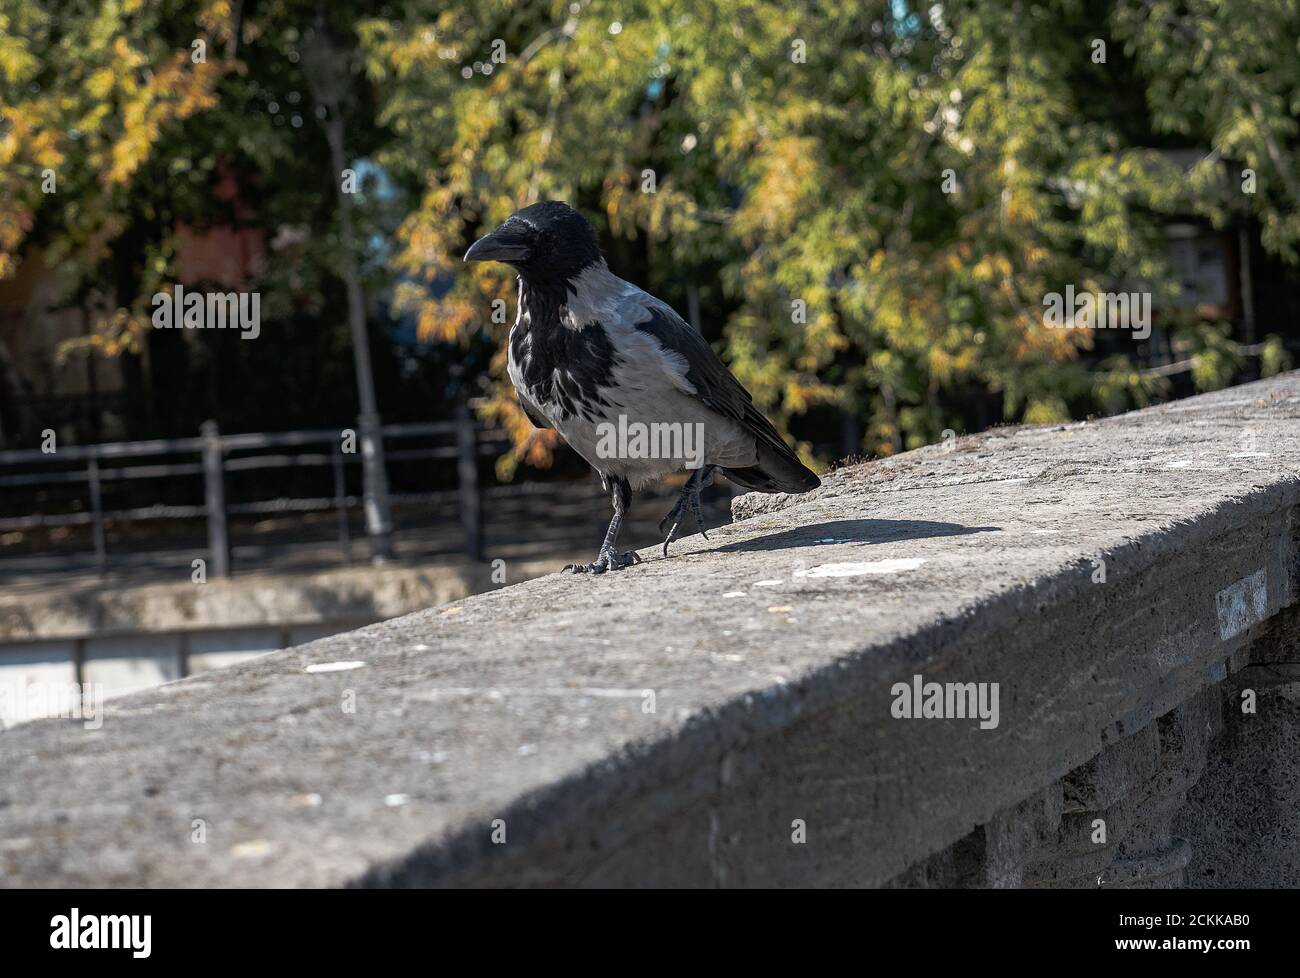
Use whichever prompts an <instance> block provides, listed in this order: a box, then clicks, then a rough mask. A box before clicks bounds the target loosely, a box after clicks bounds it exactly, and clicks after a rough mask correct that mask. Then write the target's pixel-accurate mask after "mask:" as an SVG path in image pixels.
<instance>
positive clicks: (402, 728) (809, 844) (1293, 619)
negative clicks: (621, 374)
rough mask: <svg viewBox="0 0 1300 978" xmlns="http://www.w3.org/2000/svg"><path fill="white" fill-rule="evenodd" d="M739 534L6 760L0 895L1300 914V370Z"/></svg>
mask: <svg viewBox="0 0 1300 978" xmlns="http://www.w3.org/2000/svg"><path fill="white" fill-rule="evenodd" d="M735 513H736V515H737V517H739V518H738V520H737V522H735V523H733V524H731V525H729V526H725V527H719V528H718V529H716V530H710V533H709V535H710V537H711V540H708V541H706V540H704V539H702V538H701V537H699V536H693V537H689V538H687V539H685V540H683V541H681V542H680V543H678V544H676V545H674V550H673V554H672V556H671V557H670V558H669V559H666V560H664V559H659V556H658V553H657V551H646V552H644V553H643V556H644V557H646V558H647V560H646V563H644V564H642V565H640V566H637V567H634V568H630V569H628V570H625V571H622V572H620V573H617V574H607V575H605V576H603V577H595V578H591V577H585V576H584V577H571V576H561V575H551V576H548V577H545V578H541V579H538V580H534V581H530V582H528V583H524V584H520V585H516V586H510V587H505V588H502V589H500V590H497V591H494V592H491V593H488V594H484V595H480V596H478V597H473V598H468V599H464V600H460V601H457V602H455V603H453V604H450V605H444V606H441V607H435V608H431V609H429V610H427V611H421V612H417V613H415V614H412V615H407V616H405V617H402V618H398V619H395V620H392V621H387V622H383V623H380V624H377V625H373V626H370V627H367V628H364V629H361V630H359V631H355V632H350V633H347V634H343V635H338V636H335V637H332V638H329V639H324V640H321V641H319V642H315V643H312V644H310V645H305V646H301V647H298V648H294V649H289V650H286V651H284V652H279V653H275V654H272V655H268V656H265V657H262V658H259V659H257V660H253V661H250V662H247V663H244V664H241V665H238V666H234V667H232V668H230V669H227V670H221V671H217V672H212V673H207V674H205V675H203V676H201V677H195V678H193V679H188V680H183V681H181V682H176V683H172V684H169V685H167V686H164V687H160V688H158V689H155V690H150V691H147V692H143V693H138V694H133V695H130V696H127V697H123V698H121V699H118V700H112V701H110V702H109V703H107V704H106V705H105V706H104V708H103V711H102V716H101V717H100V719H102V724H98V725H95V724H91V725H88V724H86V723H85V722H81V721H72V720H47V721H38V722H33V723H29V724H25V725H23V726H20V727H17V728H15V729H13V730H11V731H8V732H6V733H3V734H0V770H2V771H3V777H2V778H0V882H4V883H7V884H11V885H108V886H113V885H143V886H155V885H172V886H339V885H356V884H362V885H445V886H454V885H478V886H484V885H505V886H541V885H588V886H597V885H681V886H752V885H835V886H1071V887H1077V886H1103V887H1104V886H1182V885H1198V886H1204V885H1210V886H1214V885H1256V884H1257V885H1291V886H1295V885H1300V856H1298V855H1297V853H1298V852H1300V848H1298V847H1297V843H1296V841H1295V840H1296V838H1297V830H1298V829H1300V791H1297V789H1296V788H1295V787H1294V785H1296V784H1297V783H1300V782H1298V781H1297V779H1296V778H1295V777H1294V772H1295V768H1296V764H1295V761H1294V758H1295V757H1296V756H1297V755H1296V753H1295V750H1294V745H1295V738H1296V731H1297V730H1300V712H1297V709H1296V707H1295V702H1296V700H1297V697H1296V695H1295V691H1296V690H1297V689H1300V615H1297V612H1296V609H1295V606H1296V605H1297V599H1298V597H1300V585H1298V581H1300V374H1298V373H1292V374H1288V375H1285V376H1283V377H1278V378H1274V379H1271V380H1268V381H1263V382H1259V383H1255V384H1251V385H1247V386H1244V387H1239V388H1234V389H1231V390H1225V391H1221V392H1218V393H1215V394H1210V395H1204V396H1201V397H1196V398H1192V399H1189V400H1185V401H1181V402H1177V403H1174V404H1170V405H1166V406H1163V407H1158V408H1152V409H1148V410H1143V411H1138V412H1134V413H1131V414H1128V415H1124V416H1121V417H1117V418H1112V419H1107V420H1102V421H1096V422H1088V423H1077V424H1069V425H1059V426H1048V427H1035V428H1019V429H1013V428H1004V429H998V430H994V431H991V432H986V433H984V434H981V435H976V436H971V437H961V438H956V439H952V440H950V441H948V442H945V443H944V444H943V445H939V446H932V447H929V448H925V449H921V450H918V451H914V452H908V453H906V454H903V455H900V456H897V457H895V458H891V459H886V460H882V461H878V462H873V463H867V464H864V465H857V466H853V467H849V468H845V469H842V470H840V471H838V472H835V473H834V474H832V475H831V476H829V477H828V478H826V479H825V484H824V485H823V487H822V488H821V489H819V490H817V491H815V492H813V493H811V494H809V495H807V496H801V497H743V498H741V499H740V500H737V502H736V505H735ZM489 556H490V555H489ZM931 683H938V684H961V685H960V687H959V686H956V685H954V687H953V689H954V692H959V693H961V694H963V695H962V696H961V697H956V698H954V699H952V700H951V701H950V702H948V703H946V704H944V707H945V708H944V710H943V711H941V712H945V713H947V714H949V715H946V716H940V717H925V716H922V717H919V718H906V717H902V716H899V715H898V714H899V713H901V712H903V708H904V705H907V706H909V708H910V704H911V703H912V702H913V698H912V694H911V692H910V690H912V689H913V684H915V685H916V688H919V690H920V700H921V704H922V707H923V711H924V708H925V706H926V704H930V705H931V706H933V705H935V701H934V700H933V699H932V698H927V690H929V689H932V688H933V687H927V686H926V684H931ZM966 684H985V685H982V686H979V685H977V686H970V687H967V686H966ZM994 684H996V685H994ZM939 688H940V689H943V688H944V687H942V686H941V687H939ZM995 691H996V700H995V699H994V698H993V697H994V692H995ZM967 692H970V693H971V694H972V697H973V698H972V699H971V700H970V703H971V705H972V707H981V706H982V707H985V708H986V709H985V711H984V722H981V718H980V717H979V716H974V717H971V716H967V717H965V718H961V717H955V716H952V715H951V713H952V712H953V708H954V707H955V706H956V705H957V704H958V702H961V703H965V702H966V700H965V699H964V694H965V693H967ZM980 693H983V694H984V696H983V699H980V698H979V694H980ZM1247 694H1249V695H1247ZM994 703H996V712H994V711H993V710H992V709H991V707H992V706H993V704H994ZM1247 704H1249V708H1248V706H1247ZM994 720H996V723H994V722H992V721H994ZM1288 752H1289V756H1288V757H1282V756H1281V755H1283V754H1287V753H1288ZM1288 776H1289V780H1288ZM1252 792H1253V793H1254V794H1252Z"/></svg>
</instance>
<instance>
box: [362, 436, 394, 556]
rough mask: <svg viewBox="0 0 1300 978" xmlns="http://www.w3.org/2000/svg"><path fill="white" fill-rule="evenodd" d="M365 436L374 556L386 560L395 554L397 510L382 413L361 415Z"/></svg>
mask: <svg viewBox="0 0 1300 978" xmlns="http://www.w3.org/2000/svg"><path fill="white" fill-rule="evenodd" d="M357 431H358V434H359V435H360V439H361V476H362V479H361V481H362V496H363V498H364V506H365V513H366V532H367V533H368V534H369V536H370V559H371V561H372V562H373V563H376V564H382V563H384V562H385V561H387V560H389V559H391V558H392V556H393V513H392V506H391V503H390V502H389V499H388V472H387V469H386V468H385V466H384V426H383V424H382V422H381V421H380V419H379V415H378V414H376V413H374V412H373V411H362V412H361V416H360V417H359V418H357Z"/></svg>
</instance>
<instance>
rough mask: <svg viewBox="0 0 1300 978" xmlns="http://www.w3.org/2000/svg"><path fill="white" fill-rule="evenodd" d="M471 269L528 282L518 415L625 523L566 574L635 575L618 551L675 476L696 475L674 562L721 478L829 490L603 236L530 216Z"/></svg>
mask: <svg viewBox="0 0 1300 978" xmlns="http://www.w3.org/2000/svg"><path fill="white" fill-rule="evenodd" d="M465 261H467V262H470V261H500V262H505V263H506V264H507V265H510V266H511V267H512V268H513V269H514V270H515V272H516V273H518V275H519V309H518V314H517V316H516V318H515V324H514V326H513V327H512V328H511V330H510V350H509V370H510V380H511V381H512V382H513V383H514V386H515V390H516V392H517V393H518V394H519V403H520V405H521V406H522V407H523V409H524V411H525V413H526V414H527V415H528V417H529V418H530V419H531V420H532V422H533V424H535V425H537V426H538V427H540V428H554V429H555V430H556V431H558V432H559V433H560V434H561V435H562V436H563V437H564V440H565V441H566V442H568V443H569V445H570V447H572V448H573V450H574V451H576V452H577V453H578V454H579V455H581V456H582V457H583V458H584V459H585V460H586V461H587V462H588V463H590V465H591V467H592V468H594V469H595V470H596V472H597V473H598V474H599V475H600V479H601V484H602V485H603V486H604V488H605V489H606V490H607V491H611V490H612V492H611V495H612V499H613V506H614V516H613V518H612V519H611V520H610V523H609V530H608V531H607V532H606V533H605V541H604V543H602V544H601V547H600V552H599V554H597V556H596V559H595V560H594V561H593V562H592V563H590V564H571V565H570V566H569V567H566V568H565V569H566V570H572V571H575V572H580V573H592V574H600V573H604V572H605V571H607V570H618V569H621V568H623V567H626V566H628V565H629V564H634V563H638V562H639V561H640V558H639V557H638V556H637V554H636V553H635V552H633V551H628V552H625V553H619V552H618V551H617V550H616V549H615V547H616V544H617V542H618V534H619V530H620V529H621V527H622V525H623V519H624V517H625V516H626V515H627V512H628V509H629V507H630V506H631V502H632V490H633V489H639V488H641V487H642V486H644V485H645V484H647V483H648V482H651V481H653V480H655V479H660V478H662V477H664V476H666V475H670V474H672V473H674V472H680V471H682V470H683V469H691V470H692V472H691V475H690V478H689V479H687V481H686V484H685V486H684V487H683V488H682V491H681V495H680V496H679V497H678V499H677V502H676V504H675V505H674V506H673V508H672V510H671V511H669V513H668V515H667V516H665V517H664V519H663V521H662V522H661V523H660V524H659V529H660V531H661V532H662V531H663V529H664V526H665V525H667V526H668V527H669V529H668V532H667V535H666V536H665V537H664V544H663V552H664V555H665V556H667V554H668V545H669V544H670V543H672V542H673V540H675V539H677V530H678V528H679V527H680V526H681V523H682V520H683V518H684V517H685V514H686V512H687V510H688V509H689V510H690V512H691V515H692V516H693V518H694V519H695V524H696V526H697V527H698V528H699V530H700V532H701V533H704V522H703V520H702V518H701V515H700V491H701V490H702V489H704V488H705V487H706V486H708V485H709V484H710V483H711V482H712V478H713V473H714V471H715V470H721V472H722V473H723V474H724V475H725V476H727V478H729V479H730V480H731V481H732V482H735V483H738V484H739V485H742V486H744V487H745V488H747V489H755V490H758V491H759V492H791V493H795V492H808V491H809V490H810V489H815V488H817V486H818V485H820V481H819V480H818V478H817V476H816V475H814V474H813V473H812V472H810V471H809V470H808V469H807V468H805V467H804V465H803V463H801V462H800V461H799V459H798V457H797V456H796V455H795V454H794V452H792V451H791V450H790V448H789V447H788V446H787V445H786V443H785V441H784V440H783V439H782V438H781V436H780V434H778V432H777V430H776V429H775V428H774V427H772V423H771V422H770V421H768V420H767V418H765V417H764V416H763V414H762V413H761V412H760V411H759V410H758V408H756V407H754V401H753V398H751V397H750V395H749V392H748V391H746V390H745V388H744V387H742V386H741V385H740V381H738V380H736V378H735V377H734V376H733V375H732V373H731V371H730V370H728V369H727V368H726V366H725V365H724V364H723V363H722V361H721V360H719V359H718V357H717V356H716V355H715V354H714V352H713V350H712V349H711V348H710V347H709V344H708V343H707V342H706V341H705V339H704V337H703V336H701V335H700V333H699V331H698V330H696V329H695V328H693V327H692V326H691V325H689V324H688V323H687V322H686V321H685V320H684V319H682V317H681V316H679V315H677V313H676V312H674V311H673V309H672V307H671V306H669V305H668V304H667V303H666V302H663V301H661V300H659V299H656V298H655V297H654V296H652V295H650V294H648V293H646V292H644V291H642V290H641V289H639V288H637V287H636V286H635V285H633V284H632V283H630V282H625V281H624V280H623V279H621V278H619V277H618V276H617V275H615V274H614V273H613V272H611V271H610V270H609V266H608V265H606V264H605V259H604V258H603V257H602V256H601V253H600V247H599V245H598V244H597V241H596V232H595V229H593V228H592V226H591V225H590V224H589V223H588V222H587V220H586V219H585V218H584V217H583V216H582V215H581V214H579V213H578V212H577V211H575V210H574V209H573V208H572V207H569V206H568V205H567V204H564V203H562V202H560V201H543V202H542V203H538V204H533V205H531V206H529V207H525V208H524V209H523V210H521V211H518V212H517V213H515V214H514V215H512V216H511V217H510V218H509V219H508V220H507V221H506V222H505V223H504V224H502V225H501V226H500V227H499V228H497V229H496V230H495V231H493V232H492V233H491V234H489V235H487V236H486V237H483V238H480V239H479V240H478V241H476V242H474V244H473V245H472V246H471V247H470V249H469V251H467V252H465ZM704 536H705V539H708V534H707V533H705V534H704Z"/></svg>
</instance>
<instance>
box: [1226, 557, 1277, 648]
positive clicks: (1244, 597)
mask: <svg viewBox="0 0 1300 978" xmlns="http://www.w3.org/2000/svg"><path fill="white" fill-rule="evenodd" d="M1214 604H1215V609H1216V610H1217V612H1218V615H1219V638H1221V639H1229V638H1232V637H1233V636H1236V635H1240V634H1241V633H1242V632H1244V631H1245V630H1246V629H1247V628H1249V627H1250V626H1251V625H1256V624H1258V623H1259V622H1261V621H1263V620H1264V615H1265V613H1266V612H1267V610H1268V580H1267V578H1266V577H1265V575H1264V568H1262V567H1261V568H1260V569H1259V570H1257V571H1255V573H1253V574H1251V575H1250V576H1249V577H1243V578H1242V579H1241V580H1240V581H1237V582H1236V583H1235V584H1229V585H1228V586H1227V587H1225V588H1224V589H1223V590H1222V591H1220V592H1219V593H1218V594H1216V595H1215V596H1214Z"/></svg>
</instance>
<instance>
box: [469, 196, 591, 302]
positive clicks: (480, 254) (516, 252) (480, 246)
mask: <svg viewBox="0 0 1300 978" xmlns="http://www.w3.org/2000/svg"><path fill="white" fill-rule="evenodd" d="M465 261H501V262H505V263H506V264H507V265H510V266H511V267H513V268H514V269H515V271H517V272H518V273H519V274H520V276H522V277H523V278H524V280H525V281H527V282H530V283H535V284H537V285H542V286H559V285H561V284H562V283H565V282H569V281H572V280H573V279H574V278H575V277H576V276H577V274H578V273H579V272H581V271H582V270H583V269H584V268H586V267H587V266H588V265H592V264H595V263H596V262H598V261H600V246H599V245H598V244H597V243H596V231H595V229H594V228H593V227H592V226H591V225H590V224H588V223H587V219H586V218H585V217H583V216H582V215H581V214H579V213H578V212H577V211H575V210H574V209H573V208H572V207H570V206H569V205H568V204H566V203H564V202H563V201H560V200H544V201H542V202H541V203H539V204H531V205H530V206H528V207H525V208H524V209H523V210H521V211H516V212H515V213H514V214H512V215H510V217H509V218H507V219H506V222H505V223H504V224H502V225H501V226H500V227H499V228H497V229H496V230H495V231H493V232H492V233H491V234H489V235H487V236H486V237H483V238H479V239H478V240H477V241H475V242H474V243H473V244H472V245H471V246H470V249H469V251H467V252H465Z"/></svg>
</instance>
